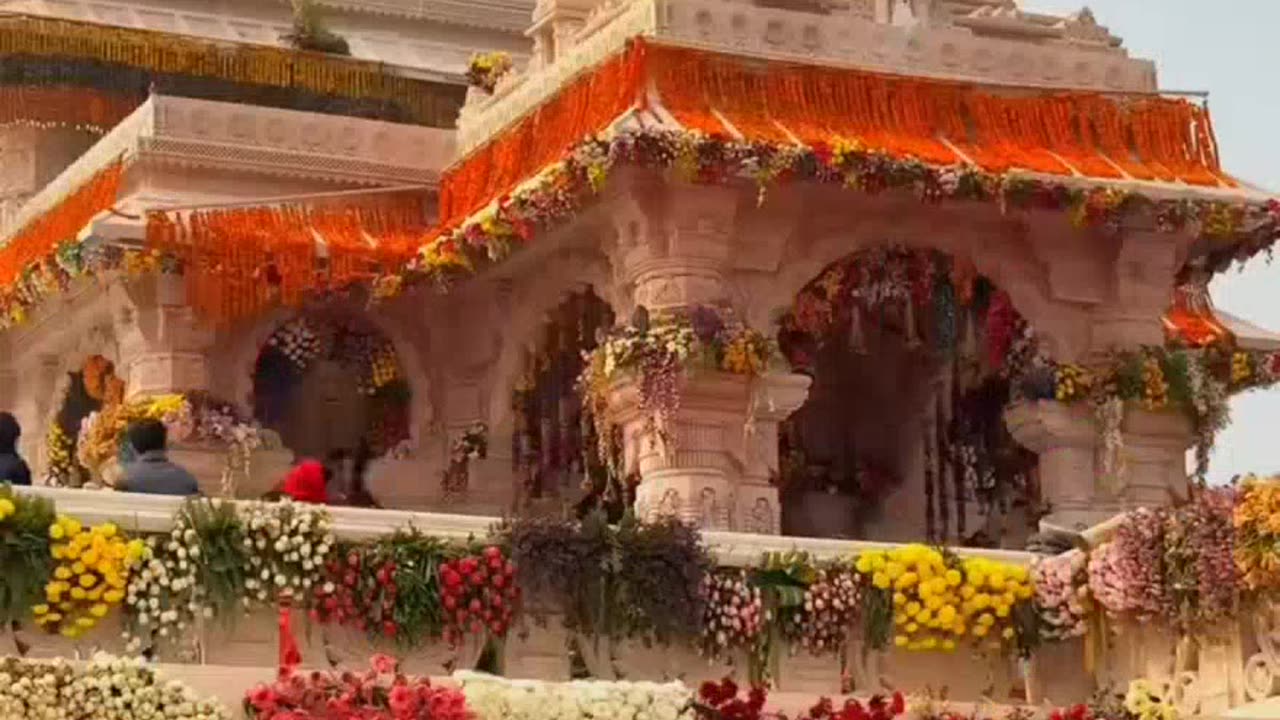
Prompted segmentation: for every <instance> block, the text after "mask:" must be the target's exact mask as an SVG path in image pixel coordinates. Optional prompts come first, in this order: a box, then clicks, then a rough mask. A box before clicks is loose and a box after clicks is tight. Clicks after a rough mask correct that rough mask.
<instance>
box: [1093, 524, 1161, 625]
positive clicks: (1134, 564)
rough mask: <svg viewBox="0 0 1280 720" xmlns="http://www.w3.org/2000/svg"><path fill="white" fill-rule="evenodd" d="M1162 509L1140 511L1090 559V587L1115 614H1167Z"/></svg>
mask: <svg viewBox="0 0 1280 720" xmlns="http://www.w3.org/2000/svg"><path fill="white" fill-rule="evenodd" d="M1166 524H1167V517H1166V515H1165V513H1164V512H1163V511H1153V510H1147V509H1142V510H1137V511H1135V512H1133V513H1130V514H1129V516H1128V518H1127V519H1126V520H1125V522H1124V523H1123V524H1122V525H1121V526H1120V527H1119V528H1118V529H1117V530H1116V533H1115V537H1114V538H1113V539H1112V540H1111V541H1110V542H1108V543H1106V544H1104V545H1102V546H1101V547H1099V548H1098V549H1097V550H1095V551H1094V552H1093V553H1092V554H1091V556H1090V558H1089V590H1090V592H1092V593H1093V598H1094V599H1095V600H1096V601H1097V602H1098V604H1099V605H1101V606H1102V608H1103V609H1104V610H1106V611H1107V613H1108V614H1110V615H1111V616H1113V617H1130V618H1132V619H1135V620H1139V621H1141V620H1143V619H1150V618H1156V617H1166V616H1167V611H1168V610H1169V600H1168V589H1167V587H1166V586H1165V574H1164V566H1165V558H1164V535H1165V527H1166Z"/></svg>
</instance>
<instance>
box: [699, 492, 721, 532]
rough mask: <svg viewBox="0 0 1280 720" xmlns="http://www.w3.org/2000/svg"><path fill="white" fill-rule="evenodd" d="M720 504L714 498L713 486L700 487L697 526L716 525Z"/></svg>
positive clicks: (707, 526)
mask: <svg viewBox="0 0 1280 720" xmlns="http://www.w3.org/2000/svg"><path fill="white" fill-rule="evenodd" d="M719 519H720V504H719V502H717V500H716V491H715V488H709V487H705V488H702V493H701V494H700V496H699V499H698V526H699V527H703V528H714V527H718V521H719Z"/></svg>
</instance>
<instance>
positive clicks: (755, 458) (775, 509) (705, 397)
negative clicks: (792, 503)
mask: <svg viewBox="0 0 1280 720" xmlns="http://www.w3.org/2000/svg"><path fill="white" fill-rule="evenodd" d="M808 387H809V378H807V377H802V376H797V375H766V376H764V377H760V378H754V379H753V378H748V377H745V376H741V375H731V374H727V373H718V372H700V373H696V374H692V375H688V376H686V377H684V378H683V379H682V381H681V390H680V393H681V394H680V407H679V409H678V410H677V411H676V412H675V413H674V414H673V416H672V417H668V418H665V419H660V418H655V417H654V416H653V414H652V411H649V410H646V409H645V408H643V407H642V406H641V403H640V389H639V386H638V385H637V383H636V381H635V380H634V379H630V378H624V379H621V380H619V381H618V382H616V383H615V384H614V386H613V388H612V390H611V393H610V398H609V413H610V418H611V420H612V421H613V423H615V424H616V425H617V426H619V427H620V428H621V429H622V435H623V452H624V457H625V459H626V465H627V468H628V470H630V471H635V472H637V473H638V474H639V476H640V486H639V488H638V489H637V492H636V512H637V514H638V515H639V516H640V517H642V518H652V517H655V516H662V515H674V516H676V517H679V518H681V519H682V520H684V521H686V522H691V523H694V524H696V525H698V526H700V527H702V528H705V529H712V530H737V531H742V532H753V533H761V534H777V533H779V532H780V531H781V507H780V505H779V503H778V491H777V488H775V487H774V486H773V484H772V477H771V476H772V474H773V472H774V471H776V470H777V467H778V423H779V421H781V420H782V419H783V418H785V417H786V416H787V415H789V414H790V413H791V412H792V411H794V410H795V409H796V408H798V407H799V406H800V405H801V404H802V403H803V402H804V400H805V397H806V395H807V393H808Z"/></svg>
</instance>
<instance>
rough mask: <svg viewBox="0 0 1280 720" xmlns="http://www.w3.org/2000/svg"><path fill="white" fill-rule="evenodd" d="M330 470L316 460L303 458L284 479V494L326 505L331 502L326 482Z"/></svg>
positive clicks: (302, 500) (306, 501)
mask: <svg viewBox="0 0 1280 720" xmlns="http://www.w3.org/2000/svg"><path fill="white" fill-rule="evenodd" d="M327 476H328V470H326V469H325V466H324V465H322V464H321V463H319V462H317V461H315V460H303V461H302V462H300V463H298V464H297V466H295V467H294V468H293V469H292V470H290V471H289V475H288V476H287V477H285V479H284V487H283V488H282V490H283V491H284V494H285V495H287V496H289V497H291V498H293V499H294V500H296V501H298V502H305V503H314V504H316V505H324V504H326V503H328V502H329V497H328V493H327V492H326V491H325V484H326V482H327V481H328V477H327Z"/></svg>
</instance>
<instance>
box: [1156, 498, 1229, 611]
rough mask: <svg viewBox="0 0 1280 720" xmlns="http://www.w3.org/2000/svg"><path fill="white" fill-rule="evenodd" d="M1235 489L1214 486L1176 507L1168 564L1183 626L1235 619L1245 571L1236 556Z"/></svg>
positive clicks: (1171, 591)
mask: <svg viewBox="0 0 1280 720" xmlns="http://www.w3.org/2000/svg"><path fill="white" fill-rule="evenodd" d="M1235 495H1236V493H1235V490H1234V489H1233V488H1212V489H1206V490H1203V491H1201V492H1199V493H1197V496H1196V497H1195V498H1194V500H1193V501H1192V502H1191V503H1189V504H1187V505H1185V506H1183V507H1181V508H1179V509H1178V510H1176V511H1175V512H1174V513H1173V515H1172V516H1170V518H1169V527H1168V530H1167V532H1166V536H1165V566H1166V573H1167V577H1168V582H1167V584H1168V592H1169V595H1170V601H1171V605H1172V608H1171V609H1172V610H1173V613H1172V615H1171V616H1170V617H1169V618H1167V619H1168V620H1169V621H1170V622H1172V623H1173V624H1174V625H1175V626H1176V627H1179V628H1182V629H1184V630H1186V629H1190V628H1192V627H1195V626H1198V625H1204V624H1207V623H1212V622H1217V621H1218V620H1221V619H1229V618H1231V617H1234V615H1235V611H1236V607H1237V605H1238V604H1239V593H1240V575H1239V572H1238V570H1237V568H1236V564H1235V560H1234V552H1235V528H1234V526H1233V515H1234V512H1235Z"/></svg>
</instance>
